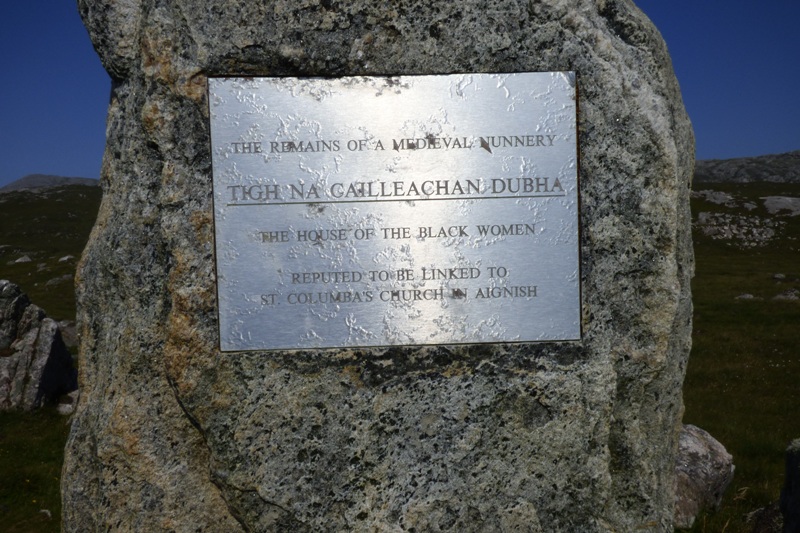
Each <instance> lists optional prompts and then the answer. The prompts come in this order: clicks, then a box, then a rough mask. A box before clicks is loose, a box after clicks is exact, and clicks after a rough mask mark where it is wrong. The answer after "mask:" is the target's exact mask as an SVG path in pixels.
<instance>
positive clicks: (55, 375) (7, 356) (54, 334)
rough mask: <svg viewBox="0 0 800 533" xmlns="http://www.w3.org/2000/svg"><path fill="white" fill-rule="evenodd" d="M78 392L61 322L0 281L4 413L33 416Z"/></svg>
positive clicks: (0, 392)
mask: <svg viewBox="0 0 800 533" xmlns="http://www.w3.org/2000/svg"><path fill="white" fill-rule="evenodd" d="M76 388H77V371H76V370H75V369H74V368H73V366H72V355H70V353H69V351H68V350H67V347H66V346H65V345H64V341H63V340H62V338H61V332H60V330H59V327H58V323H57V322H56V321H55V320H53V319H51V318H47V316H46V315H45V313H44V311H43V310H42V309H41V308H40V307H38V306H36V305H33V304H31V303H30V300H29V299H28V297H27V296H26V295H25V294H24V293H23V292H22V290H21V289H20V288H19V286H18V285H16V284H14V283H11V282H9V281H7V280H0V411H10V410H23V411H32V410H34V409H37V408H39V407H41V406H42V405H43V404H44V403H45V402H50V403H53V402H55V400H57V399H58V397H59V396H61V395H62V394H67V393H69V392H72V391H74V390H75V389H76Z"/></svg>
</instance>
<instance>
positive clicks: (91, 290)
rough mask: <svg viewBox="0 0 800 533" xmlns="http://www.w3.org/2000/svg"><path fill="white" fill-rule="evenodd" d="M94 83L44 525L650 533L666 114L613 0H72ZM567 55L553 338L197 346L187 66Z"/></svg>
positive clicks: (660, 455) (534, 59) (677, 154)
mask: <svg viewBox="0 0 800 533" xmlns="http://www.w3.org/2000/svg"><path fill="white" fill-rule="evenodd" d="M79 6H80V11H81V14H82V16H83V18H84V21H85V23H86V25H87V27H88V29H89V33H90V35H91V37H92V39H93V41H94V43H95V46H96V49H97V50H98V53H99V55H100V57H101V59H102V61H103V64H104V65H105V67H106V69H107V70H108V72H109V73H110V75H111V77H112V79H113V84H112V86H113V89H112V95H111V103H110V107H109V113H108V147H107V150H106V155H105V159H104V164H103V172H102V185H103V188H104V198H103V202H102V205H101V208H100V213H99V217H98V221H97V224H96V227H95V229H94V231H93V233H92V237H91V240H90V243H89V245H88V247H87V249H86V251H85V254H84V257H83V258H82V260H81V263H80V267H79V271H78V276H77V281H78V298H79V312H78V313H79V316H78V322H79V329H80V333H81V341H82V346H81V376H80V379H81V383H82V385H81V387H82V388H81V397H80V400H79V403H78V408H77V411H76V414H75V418H74V422H73V426H72V432H71V435H70V439H69V443H68V447H67V455H66V459H65V465H64V474H63V477H62V489H63V508H64V530H65V531H86V530H101V529H108V528H111V529H128V530H143V531H145V530H146V531H163V530H169V529H179V530H184V531H189V530H196V529H199V530H214V531H245V530H246V531H321V530H325V531H410V530H416V531H444V530H452V531H582V532H595V531H669V530H670V529H671V526H672V520H673V500H674V467H675V463H674V461H675V452H676V449H677V437H678V429H679V427H680V415H681V412H682V400H681V392H680V390H681V384H682V380H683V375H684V369H685V365H686V359H687V356H688V351H689V343H690V328H691V298H690V286H689V280H690V277H691V274H692V271H693V257H692V251H691V242H690V232H689V225H690V224H689V220H690V219H689V204H688V198H689V187H688V185H689V182H690V179H691V175H692V165H693V161H694V147H693V136H692V131H691V126H690V124H689V121H688V118H687V116H686V113H685V111H684V108H683V104H682V101H681V97H680V91H679V87H678V84H677V82H676V80H675V77H674V74H673V72H672V67H671V63H670V59H669V55H668V53H667V50H666V47H665V45H664V43H663V41H662V40H661V38H660V35H659V34H658V32H657V31H656V30H655V28H654V27H653V26H652V25H651V24H650V22H649V21H648V20H647V19H646V18H645V16H644V15H643V14H642V13H641V12H640V11H639V10H638V9H637V8H636V7H635V6H634V5H633V4H632V3H631V2H629V1H620V0H601V1H579V0H570V1H566V0H549V1H546V2H527V1H525V2H521V1H505V0H480V1H479V0H467V1H464V2H431V1H429V0H426V1H421V0H402V1H399V2H393V3H390V4H388V6H387V5H386V4H384V3H376V2H366V1H361V0H356V1H352V2H336V1H329V0H301V1H292V2H287V1H282V0H278V1H275V2H269V3H264V2H245V1H235V0H229V1H215V2H209V1H200V0H175V1H173V2H161V1H158V0H130V1H125V2H118V1H111V0H95V1H91V2H89V1H86V0H80V1H79ZM569 69H572V70H575V71H577V73H578V82H579V139H580V154H581V194H582V212H581V224H582V232H581V247H582V273H581V282H582V290H583V296H582V313H583V317H584V330H585V331H584V335H583V339H582V341H580V342H576V343H545V344H536V345H483V346H441V347H428V348H415V347H406V348H390V349H369V350H366V349H365V350H347V349H344V350H323V351H300V352H278V353H235V354H221V353H220V352H219V351H218V350H217V346H218V331H217V320H216V312H217V310H216V298H215V280H214V248H213V238H212V237H213V230H212V205H211V174H210V172H211V171H210V155H209V145H210V143H209V137H208V131H209V125H208V112H207V110H208V107H207V102H206V96H205V95H206V77H207V76H209V75H225V74H229V75H230V74H236V75H270V76H282V75H297V76H310V75H315V76H339V75H361V74H364V75H379V74H426V73H454V72H487V71H488V72H512V71H537V70H569Z"/></svg>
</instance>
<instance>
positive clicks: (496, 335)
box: [209, 72, 581, 351]
mask: <svg viewBox="0 0 800 533" xmlns="http://www.w3.org/2000/svg"><path fill="white" fill-rule="evenodd" d="M209 108H210V117H211V150H212V152H211V153H212V166H213V176H214V178H213V181H214V222H215V231H216V260H217V291H218V298H219V326H220V348H221V349H222V350H224V351H239V350H269V349H305V348H323V347H358V346H388V345H426V344H460V343H497V342H532V341H562V340H577V339H579V338H580V334H581V326H580V275H579V260H578V246H579V238H578V175H577V167H578V163H577V139H576V122H577V118H576V92H575V76H574V73H571V72H544V73H520V74H460V75H448V76H399V77H358V78H356V77H353V78H339V79H297V78H212V79H210V80H209Z"/></svg>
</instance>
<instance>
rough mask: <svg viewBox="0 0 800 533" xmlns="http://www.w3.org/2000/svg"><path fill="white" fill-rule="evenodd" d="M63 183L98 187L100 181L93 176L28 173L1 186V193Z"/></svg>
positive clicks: (59, 185)
mask: <svg viewBox="0 0 800 533" xmlns="http://www.w3.org/2000/svg"><path fill="white" fill-rule="evenodd" d="M63 185H88V186H91V187H97V186H99V185H100V182H99V181H98V180H96V179H92V178H67V177H64V176H51V175H49V174H28V175H27V176H25V177H24V178H20V179H18V180H17V181H13V182H11V183H9V184H8V185H5V186H3V187H0V193H4V192H10V191H20V190H24V189H46V188H49V187H61V186H63Z"/></svg>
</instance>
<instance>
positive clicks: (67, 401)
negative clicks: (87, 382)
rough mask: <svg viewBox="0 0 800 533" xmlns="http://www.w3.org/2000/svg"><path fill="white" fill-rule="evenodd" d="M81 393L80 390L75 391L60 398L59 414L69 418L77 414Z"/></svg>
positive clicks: (57, 408)
mask: <svg viewBox="0 0 800 533" xmlns="http://www.w3.org/2000/svg"><path fill="white" fill-rule="evenodd" d="M80 395H81V391H80V389H75V390H74V391H72V392H70V393H69V394H66V395H64V396H62V397H61V398H59V400H58V407H56V410H57V411H58V414H60V415H64V416H68V415H71V414H72V413H74V412H75V407H77V405H78V398H80Z"/></svg>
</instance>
